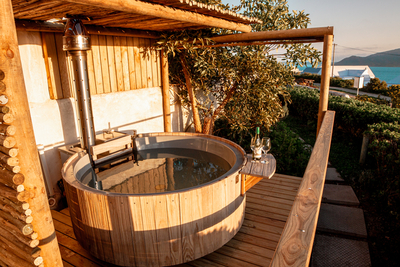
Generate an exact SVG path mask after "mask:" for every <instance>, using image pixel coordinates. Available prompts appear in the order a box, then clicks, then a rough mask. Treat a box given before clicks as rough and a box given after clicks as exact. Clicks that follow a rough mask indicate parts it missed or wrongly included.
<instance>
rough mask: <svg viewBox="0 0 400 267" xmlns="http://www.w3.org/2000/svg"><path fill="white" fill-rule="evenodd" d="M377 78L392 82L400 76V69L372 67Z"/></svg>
mask: <svg viewBox="0 0 400 267" xmlns="http://www.w3.org/2000/svg"><path fill="white" fill-rule="evenodd" d="M370 69H371V70H372V72H373V73H374V74H375V77H376V78H379V80H381V81H385V82H390V81H391V80H393V79H394V78H397V77H399V76H400V67H370Z"/></svg>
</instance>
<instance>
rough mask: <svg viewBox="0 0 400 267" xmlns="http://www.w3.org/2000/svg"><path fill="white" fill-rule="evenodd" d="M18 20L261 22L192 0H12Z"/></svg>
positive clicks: (168, 27)
mask: <svg viewBox="0 0 400 267" xmlns="http://www.w3.org/2000/svg"><path fill="white" fill-rule="evenodd" d="M12 4H13V11H14V18H15V19H17V20H33V21H48V20H50V19H61V18H63V17H67V16H78V17H80V18H82V19H85V20H84V23H85V25H97V26H105V27H116V28H129V29H137V30H149V31H158V32H160V31H173V30H183V29H201V28H210V27H218V28H225V29H231V30H237V31H242V32H249V31H251V28H250V26H249V24H253V23H260V21H259V20H258V19H254V18H248V17H245V16H242V15H240V14H236V13H234V12H231V11H225V10H221V9H219V8H218V7H216V6H212V5H206V4H201V3H198V2H196V1H191V0H148V1H138V0H12Z"/></svg>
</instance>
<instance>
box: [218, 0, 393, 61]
mask: <svg viewBox="0 0 400 267" xmlns="http://www.w3.org/2000/svg"><path fill="white" fill-rule="evenodd" d="M222 2H224V3H230V4H234V5H238V4H239V2H240V0H222ZM287 2H288V4H289V10H290V11H292V10H299V11H302V10H304V12H305V13H307V14H309V17H310V20H311V25H309V28H310V27H326V26H333V27H334V41H333V42H334V44H336V48H335V62H336V61H339V60H341V59H343V58H345V57H348V56H352V55H354V56H368V55H371V54H375V53H378V52H384V51H388V50H393V49H397V48H400V0H330V1H328V0H288V1H287ZM315 47H316V48H317V49H320V50H322V45H321V44H316V45H315Z"/></svg>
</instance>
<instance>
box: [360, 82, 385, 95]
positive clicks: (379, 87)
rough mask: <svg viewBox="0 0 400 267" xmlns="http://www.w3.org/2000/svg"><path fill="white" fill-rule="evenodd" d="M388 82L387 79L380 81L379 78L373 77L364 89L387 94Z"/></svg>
mask: <svg viewBox="0 0 400 267" xmlns="http://www.w3.org/2000/svg"><path fill="white" fill-rule="evenodd" d="M387 89H388V88H387V84H386V82H385V81H380V80H379V78H372V79H371V80H370V81H369V82H368V83H367V85H365V87H364V88H363V91H365V92H369V93H375V94H383V95H387Z"/></svg>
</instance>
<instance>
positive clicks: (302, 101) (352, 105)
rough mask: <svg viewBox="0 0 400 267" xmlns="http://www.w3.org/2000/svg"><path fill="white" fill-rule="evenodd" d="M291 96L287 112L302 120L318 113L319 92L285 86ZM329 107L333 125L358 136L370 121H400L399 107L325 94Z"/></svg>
mask: <svg viewBox="0 0 400 267" xmlns="http://www.w3.org/2000/svg"><path fill="white" fill-rule="evenodd" d="M289 92H290V94H291V97H292V104H291V105H290V112H292V113H294V114H296V115H298V116H300V117H302V118H303V119H306V120H315V119H316V118H317V116H318V106H319V91H318V90H316V89H308V88H303V87H294V88H291V89H289ZM328 109H329V110H334V111H335V112H336V115H335V127H338V128H341V129H343V130H344V131H346V132H350V133H351V134H353V135H355V136H361V135H362V134H363V132H364V131H366V130H367V129H368V125H370V124H374V123H381V122H386V123H394V122H396V121H400V109H397V108H391V107H389V106H385V105H376V104H373V103H370V102H365V101H359V100H356V99H352V98H343V97H340V96H329V105H328Z"/></svg>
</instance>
